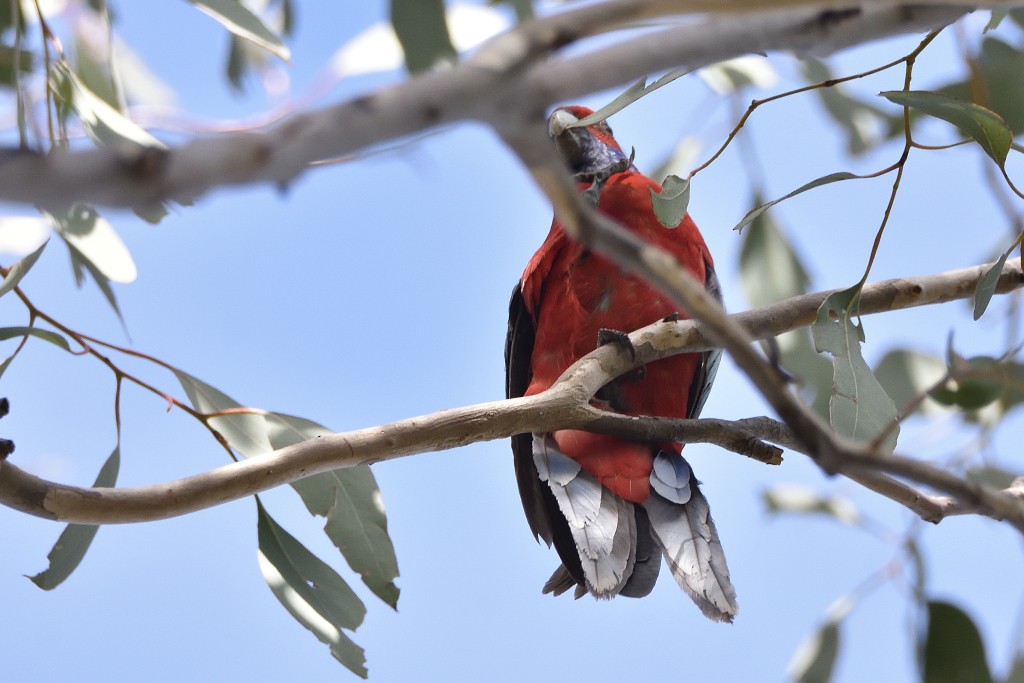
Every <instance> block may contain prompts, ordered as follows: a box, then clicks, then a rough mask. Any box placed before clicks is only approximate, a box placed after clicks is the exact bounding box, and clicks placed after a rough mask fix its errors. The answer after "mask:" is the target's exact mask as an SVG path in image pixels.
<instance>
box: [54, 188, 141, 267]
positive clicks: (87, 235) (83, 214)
mask: <svg viewBox="0 0 1024 683" xmlns="http://www.w3.org/2000/svg"><path fill="white" fill-rule="evenodd" d="M46 216H47V217H48V218H49V219H50V221H51V222H52V223H53V226H54V228H56V230H57V234H59V235H60V236H61V238H62V239H63V240H64V241H65V242H66V243H67V244H68V246H69V247H72V248H73V249H74V250H75V252H76V253H77V254H78V255H79V256H80V257H81V258H83V259H85V260H86V261H88V262H89V263H91V264H92V265H93V267H94V268H95V269H96V270H98V271H99V272H100V273H102V274H103V277H104V278H106V279H107V280H111V281H113V282H118V283H121V284H128V283H130V282H134V281H135V278H136V277H138V274H139V271H138V269H137V268H136V266H135V261H134V260H133V259H132V255H131V252H129V251H128V247H127V246H125V244H124V242H123V241H122V240H121V238H120V236H118V234H117V232H116V231H115V230H114V227H113V226H112V225H111V224H110V222H109V221H107V220H106V219H105V218H103V217H102V216H101V215H99V213H97V211H96V209H94V208H93V207H91V206H89V205H87V204H75V205H73V206H72V207H71V208H70V209H68V210H67V211H66V212H64V213H60V214H49V213H48V214H46Z"/></svg>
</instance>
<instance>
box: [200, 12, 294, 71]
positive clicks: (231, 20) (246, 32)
mask: <svg viewBox="0 0 1024 683" xmlns="http://www.w3.org/2000/svg"><path fill="white" fill-rule="evenodd" d="M188 1H189V2H190V3H192V4H193V5H195V6H196V9H198V10H199V11H201V12H203V13H204V14H206V15H208V16H210V17H213V19H215V20H216V21H217V22H218V23H220V24H221V25H222V26H223V27H224V28H226V29H227V30H228V31H230V32H231V33H233V34H234V35H236V36H238V37H239V38H244V39H246V40H248V41H250V42H252V43H254V44H256V45H259V46H260V47H262V48H263V49H265V50H267V51H269V52H270V53H271V54H274V55H277V56H278V57H280V58H281V59H283V60H285V61H288V60H289V59H291V50H289V49H288V46H286V45H285V44H284V43H282V42H281V39H280V38H278V37H277V35H275V34H274V32H273V31H271V30H270V29H269V28H267V25H266V24H264V23H263V21H262V20H261V19H260V18H259V17H258V16H257V15H256V14H254V13H253V12H252V11H251V10H249V8H248V7H246V6H245V5H243V4H242V3H241V2H239V0H188Z"/></svg>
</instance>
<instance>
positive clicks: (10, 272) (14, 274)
mask: <svg viewBox="0 0 1024 683" xmlns="http://www.w3.org/2000/svg"><path fill="white" fill-rule="evenodd" d="M48 243H49V240H47V241H46V242H43V243H42V244H41V245H39V248H38V249H36V250H35V251H33V252H32V253H31V254H29V255H28V256H25V257H24V258H22V259H20V260H19V261H18V262H17V263H15V264H14V265H12V266H11V267H10V268H8V269H7V277H5V278H4V281H3V282H2V283H0V296H3V295H4V294H7V292H9V291H11V290H12V289H14V288H15V287H17V286H18V283H19V282H21V280H22V278H24V277H25V276H26V275H28V271H30V270H32V266H34V265H35V263H36V261H38V260H39V257H40V256H41V255H42V253H43V249H45V248H46V245H47V244H48Z"/></svg>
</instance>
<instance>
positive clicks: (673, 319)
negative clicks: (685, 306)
mask: <svg viewBox="0 0 1024 683" xmlns="http://www.w3.org/2000/svg"><path fill="white" fill-rule="evenodd" d="M661 322H663V323H677V322H679V311H672V312H671V313H669V314H668V315H666V316H665V317H664V318H662V319H661Z"/></svg>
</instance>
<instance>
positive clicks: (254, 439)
mask: <svg viewBox="0 0 1024 683" xmlns="http://www.w3.org/2000/svg"><path fill="white" fill-rule="evenodd" d="M174 374H175V376H176V377H177V378H178V381H179V382H180V383H181V387H182V389H184V390H185V394H186V395H187V396H188V398H189V401H191V402H192V407H193V408H195V409H196V410H198V411H199V412H201V413H218V412H222V411H226V410H233V409H237V408H242V407H243V406H242V405H241V404H240V403H238V402H237V401H235V400H234V399H232V398H231V397H230V396H228V395H227V394H225V393H224V392H222V391H221V390H219V389H217V388H216V387H213V386H210V385H209V384H207V383H206V382H204V381H202V380H200V379H198V378H196V377H193V376H192V375H189V374H187V373H184V372H182V371H180V370H175V371H174ZM210 423H211V424H212V425H213V428H214V429H216V430H217V431H218V432H220V434H221V435H222V436H223V437H224V438H225V439H227V441H228V444H229V445H230V446H231V448H233V449H235V450H236V451H238V452H239V453H241V454H242V455H244V456H245V457H247V458H251V457H253V456H256V455H265V454H267V453H270V452H271V451H273V450H274V449H273V447H272V446H271V445H270V437H269V436H268V434H267V422H266V420H265V419H264V418H263V415H262V414H258V413H256V414H253V413H239V414H234V415H222V416H218V417H214V418H211V419H210Z"/></svg>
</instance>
